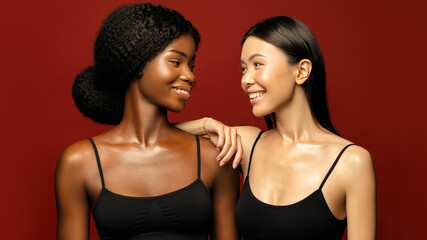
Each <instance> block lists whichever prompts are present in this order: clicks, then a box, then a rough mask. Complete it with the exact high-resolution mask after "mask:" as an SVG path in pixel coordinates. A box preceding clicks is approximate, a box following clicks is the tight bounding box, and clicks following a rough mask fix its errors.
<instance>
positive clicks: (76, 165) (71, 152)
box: [56, 139, 95, 172]
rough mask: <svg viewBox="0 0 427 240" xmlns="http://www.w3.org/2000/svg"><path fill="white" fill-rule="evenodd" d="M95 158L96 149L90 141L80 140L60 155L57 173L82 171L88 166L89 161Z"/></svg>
mask: <svg viewBox="0 0 427 240" xmlns="http://www.w3.org/2000/svg"><path fill="white" fill-rule="evenodd" d="M93 158H95V153H94V149H93V147H92V145H91V143H90V142H89V140H88V139H85V140H80V141H78V142H75V143H73V144H71V145H70V146H68V147H66V148H65V149H64V150H63V151H62V153H61V154H60V155H59V158H58V162H57V167H56V168H57V172H58V171H61V170H65V171H82V170H84V169H85V168H86V166H87V164H88V162H89V161H88V159H93Z"/></svg>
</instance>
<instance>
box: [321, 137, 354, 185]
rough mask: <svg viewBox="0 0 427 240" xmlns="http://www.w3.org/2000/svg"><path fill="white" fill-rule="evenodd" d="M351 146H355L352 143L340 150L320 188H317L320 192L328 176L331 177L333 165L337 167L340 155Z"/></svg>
mask: <svg viewBox="0 0 427 240" xmlns="http://www.w3.org/2000/svg"><path fill="white" fill-rule="evenodd" d="M351 145H355V144H354V143H351V144H348V145H347V146H345V147H344V148H343V149H342V150H341V152H340V154H338V157H337V159H335V162H334V163H333V164H332V166H331V168H330V169H329V171H328V173H327V174H326V176H325V178H324V179H323V181H322V184H320V187H319V189H320V190H322V187H323V185H324V184H325V182H326V180H328V177H329V175H331V173H332V170H334V168H335V165H337V163H338V160H340V158H341V155H342V154H343V153H344V151H345V150H346V149H347V148H348V147H350V146H351Z"/></svg>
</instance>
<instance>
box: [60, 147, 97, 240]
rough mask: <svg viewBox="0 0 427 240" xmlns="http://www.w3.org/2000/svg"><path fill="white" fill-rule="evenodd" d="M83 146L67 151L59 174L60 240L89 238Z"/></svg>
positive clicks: (61, 158)
mask: <svg viewBox="0 0 427 240" xmlns="http://www.w3.org/2000/svg"><path fill="white" fill-rule="evenodd" d="M81 145H82V144H81V143H76V144H74V145H71V146H70V147H68V148H66V149H65V150H64V151H63V152H62V153H61V155H60V156H59V159H58V162H57V166H56V172H55V197H56V209H57V239H88V238H89V237H88V234H89V202H88V197H87V193H86V189H85V182H84V175H85V164H84V162H85V161H84V159H83V158H84V154H82V148H81V147H82V146H81Z"/></svg>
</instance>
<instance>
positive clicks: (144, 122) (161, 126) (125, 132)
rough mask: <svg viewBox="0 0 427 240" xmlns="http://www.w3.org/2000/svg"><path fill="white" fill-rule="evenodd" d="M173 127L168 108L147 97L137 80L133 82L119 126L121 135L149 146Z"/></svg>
mask: <svg viewBox="0 0 427 240" xmlns="http://www.w3.org/2000/svg"><path fill="white" fill-rule="evenodd" d="M171 129H172V125H171V124H170V123H169V121H168V119H167V110H166V109H164V108H160V107H159V106H157V105H155V104H153V103H151V102H149V101H148V100H147V99H145V98H144V97H143V96H142V94H141V93H140V92H139V89H138V85H137V81H134V82H132V83H131V85H130V86H129V90H128V91H127V93H126V96H125V109H124V114H123V119H122V121H121V122H120V124H119V125H118V126H117V131H119V132H120V135H121V136H123V138H126V139H127V141H131V142H136V143H138V144H140V145H146V146H148V145H153V144H155V143H156V142H158V141H159V140H161V139H160V136H162V133H163V132H165V131H168V130H171Z"/></svg>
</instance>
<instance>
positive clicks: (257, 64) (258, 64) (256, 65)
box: [254, 62, 262, 68]
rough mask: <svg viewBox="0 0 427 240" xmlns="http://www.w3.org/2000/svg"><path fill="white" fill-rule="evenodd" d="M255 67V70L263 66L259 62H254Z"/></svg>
mask: <svg viewBox="0 0 427 240" xmlns="http://www.w3.org/2000/svg"><path fill="white" fill-rule="evenodd" d="M254 66H255V68H257V67H261V66H262V64H261V63H259V62H254Z"/></svg>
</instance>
